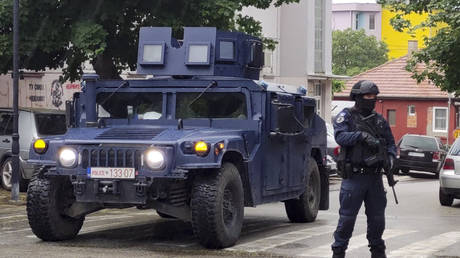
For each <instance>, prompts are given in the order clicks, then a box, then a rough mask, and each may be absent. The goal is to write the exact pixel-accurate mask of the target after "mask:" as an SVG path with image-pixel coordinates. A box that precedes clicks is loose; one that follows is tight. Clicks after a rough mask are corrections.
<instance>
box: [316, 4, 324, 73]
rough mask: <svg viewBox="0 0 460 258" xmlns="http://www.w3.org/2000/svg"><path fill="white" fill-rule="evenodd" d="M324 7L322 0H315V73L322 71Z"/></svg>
mask: <svg viewBox="0 0 460 258" xmlns="http://www.w3.org/2000/svg"><path fill="white" fill-rule="evenodd" d="M323 12H324V7H323V0H315V73H323V72H324V67H323V66H324V63H323V52H324V50H323V45H324V41H323V37H324V31H323V26H324V14H323Z"/></svg>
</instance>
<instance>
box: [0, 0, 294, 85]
mask: <svg viewBox="0 0 460 258" xmlns="http://www.w3.org/2000/svg"><path fill="white" fill-rule="evenodd" d="M298 1H299V0H155V1H149V0H130V1H127V0H79V1H71V0H21V1H20V17H21V18H20V67H21V68H22V69H31V70H37V71H38V70H43V69H45V68H59V67H65V68H64V77H63V80H67V79H70V80H72V81H73V80H78V79H79V78H80V76H81V74H82V73H83V71H82V64H83V63H84V62H86V61H89V62H90V63H91V64H92V65H93V67H94V69H95V70H96V72H97V73H98V74H99V75H100V76H101V77H102V78H105V79H108V78H119V74H120V73H121V71H122V70H124V69H127V68H130V69H132V70H134V69H135V66H136V59H137V43H138V32H139V28H140V27H142V26H170V27H172V28H173V32H174V36H176V37H178V38H180V37H181V33H182V28H183V27H184V26H213V27H217V28H218V29H222V30H230V31H234V30H239V31H244V32H247V33H250V34H252V35H255V36H261V31H262V28H261V25H260V22H258V21H256V20H255V19H253V18H252V17H249V16H243V15H241V14H240V13H239V11H241V10H242V8H244V7H248V6H254V7H257V8H261V9H265V8H268V7H269V6H270V5H275V6H279V5H281V4H283V3H292V2H298ZM12 3H13V1H12V0H0V73H5V72H7V71H8V70H11V69H12ZM265 43H266V44H267V46H268V47H273V46H274V42H273V41H271V40H269V39H265Z"/></svg>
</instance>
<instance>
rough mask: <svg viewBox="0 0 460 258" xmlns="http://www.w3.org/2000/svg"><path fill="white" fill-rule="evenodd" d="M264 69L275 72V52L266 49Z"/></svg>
mask: <svg viewBox="0 0 460 258" xmlns="http://www.w3.org/2000/svg"><path fill="white" fill-rule="evenodd" d="M264 59H265V62H264V68H268V70H269V71H270V73H271V72H273V51H271V50H270V49H265V51H264Z"/></svg>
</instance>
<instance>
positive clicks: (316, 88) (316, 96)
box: [313, 82, 322, 115]
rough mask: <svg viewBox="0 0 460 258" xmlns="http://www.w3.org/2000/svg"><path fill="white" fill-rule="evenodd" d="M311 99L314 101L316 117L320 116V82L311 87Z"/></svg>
mask: <svg viewBox="0 0 460 258" xmlns="http://www.w3.org/2000/svg"><path fill="white" fill-rule="evenodd" d="M313 87H314V88H313V94H314V95H313V98H314V99H315V100H316V113H317V114H318V115H321V95H322V94H321V92H322V87H321V82H316V83H315V84H314V85H313Z"/></svg>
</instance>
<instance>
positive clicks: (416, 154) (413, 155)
mask: <svg viewBox="0 0 460 258" xmlns="http://www.w3.org/2000/svg"><path fill="white" fill-rule="evenodd" d="M408 155H409V156H412V157H425V153H418V152H409V154H408Z"/></svg>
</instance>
